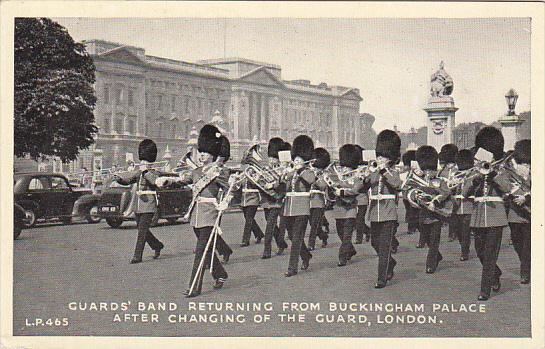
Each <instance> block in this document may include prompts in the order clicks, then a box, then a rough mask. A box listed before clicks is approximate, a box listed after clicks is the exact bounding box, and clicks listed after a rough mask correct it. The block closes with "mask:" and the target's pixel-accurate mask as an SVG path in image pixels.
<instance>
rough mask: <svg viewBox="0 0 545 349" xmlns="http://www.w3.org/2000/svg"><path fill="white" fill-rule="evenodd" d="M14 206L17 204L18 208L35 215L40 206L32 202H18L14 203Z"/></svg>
mask: <svg viewBox="0 0 545 349" xmlns="http://www.w3.org/2000/svg"><path fill="white" fill-rule="evenodd" d="M16 204H18V205H19V206H21V207H22V208H24V209H25V210H28V209H32V210H34V211H35V213H37V211H39V210H40V205H38V203H37V202H36V201H34V200H25V199H23V200H18V201H17V202H16Z"/></svg>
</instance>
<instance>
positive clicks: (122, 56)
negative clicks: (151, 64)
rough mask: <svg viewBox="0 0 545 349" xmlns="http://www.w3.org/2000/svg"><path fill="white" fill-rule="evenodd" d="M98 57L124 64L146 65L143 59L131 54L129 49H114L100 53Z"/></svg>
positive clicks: (122, 47)
mask: <svg viewBox="0 0 545 349" xmlns="http://www.w3.org/2000/svg"><path fill="white" fill-rule="evenodd" d="M99 57H103V58H109V59H113V60H116V61H121V62H125V63H139V64H142V63H144V64H145V63H146V61H145V60H144V59H142V58H141V57H138V55H137V54H135V53H134V52H132V51H131V50H130V49H129V48H126V47H124V46H120V47H116V48H114V49H112V50H109V51H106V52H102V53H100V54H99Z"/></svg>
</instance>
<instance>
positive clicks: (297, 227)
mask: <svg viewBox="0 0 545 349" xmlns="http://www.w3.org/2000/svg"><path fill="white" fill-rule="evenodd" d="M284 219H285V220H286V230H287V231H288V236H289V237H290V239H291V252H290V261H289V266H288V271H292V272H297V270H298V269H299V256H301V259H302V260H303V261H308V260H310V259H311V258H312V255H311V254H310V252H309V250H308V248H307V245H306V244H305V232H306V230H307V222H308V216H291V217H284Z"/></svg>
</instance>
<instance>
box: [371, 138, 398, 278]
mask: <svg viewBox="0 0 545 349" xmlns="http://www.w3.org/2000/svg"><path fill="white" fill-rule="evenodd" d="M400 148H401V140H400V139H399V136H398V134H397V133H396V132H395V131H392V130H383V131H381V132H380V133H379V134H378V136H377V143H376V148H375V151H376V155H377V164H378V168H377V171H375V172H373V173H371V174H370V176H369V185H370V187H371V192H370V196H369V208H368V210H369V220H370V222H371V227H370V231H371V245H372V246H373V248H374V249H375V251H376V252H377V254H378V256H379V262H378V280H377V283H376V284H375V288H384V287H385V286H386V282H387V281H388V280H391V279H392V278H393V276H394V267H395V266H396V264H397V262H396V261H395V260H394V259H393V258H392V255H391V248H392V240H393V238H394V232H395V230H396V228H397V225H398V222H397V194H398V192H399V190H400V187H401V179H400V178H399V172H398V171H397V170H396V169H395V163H396V162H397V160H398V159H399V158H400V155H401V154H400Z"/></svg>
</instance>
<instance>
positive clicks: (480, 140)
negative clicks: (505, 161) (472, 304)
mask: <svg viewBox="0 0 545 349" xmlns="http://www.w3.org/2000/svg"><path fill="white" fill-rule="evenodd" d="M503 145H504V140H503V135H502V134H501V132H500V130H498V129H496V128H494V127H491V126H487V127H484V128H482V129H481V130H480V131H479V132H478V133H477V136H476V137H475V148H476V149H478V148H482V149H484V150H486V151H488V152H490V153H492V156H493V159H494V161H500V160H501V159H502V158H503V157H504V152H503ZM476 166H477V169H478V171H477V174H476V175H475V176H470V177H468V178H467V180H468V181H470V185H468V186H466V188H464V189H463V191H462V195H463V196H464V197H469V196H474V199H473V214H472V215H471V222H470V227H471V229H472V231H473V232H474V235H475V250H476V251H477V256H478V257H479V260H480V262H481V264H482V266H483V271H482V276H481V292H480V294H479V296H478V298H477V299H478V300H480V301H486V300H488V298H490V290H492V291H494V292H498V291H499V290H500V287H501V282H500V277H501V274H502V272H501V269H500V268H499V267H498V265H497V264H496V263H497V260H498V253H499V251H500V246H501V238H502V233H503V228H504V227H505V226H507V213H506V210H505V204H504V201H503V195H505V194H507V193H509V191H510V188H511V185H510V182H509V179H508V177H507V176H506V174H505V173H503V171H501V170H499V169H497V168H493V167H490V164H489V163H484V162H481V161H477V162H476Z"/></svg>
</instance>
